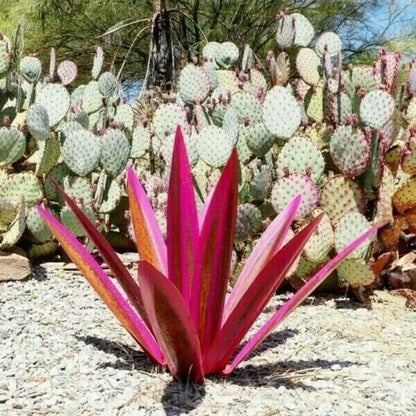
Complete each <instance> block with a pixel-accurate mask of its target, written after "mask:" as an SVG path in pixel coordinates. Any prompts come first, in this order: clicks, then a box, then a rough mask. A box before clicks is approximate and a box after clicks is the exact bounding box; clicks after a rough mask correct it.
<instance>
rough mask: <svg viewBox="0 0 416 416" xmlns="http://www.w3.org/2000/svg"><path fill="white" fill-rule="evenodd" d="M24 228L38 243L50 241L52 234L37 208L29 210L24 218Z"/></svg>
mask: <svg viewBox="0 0 416 416" xmlns="http://www.w3.org/2000/svg"><path fill="white" fill-rule="evenodd" d="M26 226H27V229H28V230H29V231H30V233H31V234H32V236H33V237H35V239H36V240H37V241H39V242H40V243H43V242H45V241H48V240H51V239H52V233H51V232H50V230H49V228H48V226H47V225H46V223H45V221H44V220H43V218H42V216H41V215H40V214H39V211H38V209H37V207H32V208H30V209H29V212H28V215H27V217H26Z"/></svg>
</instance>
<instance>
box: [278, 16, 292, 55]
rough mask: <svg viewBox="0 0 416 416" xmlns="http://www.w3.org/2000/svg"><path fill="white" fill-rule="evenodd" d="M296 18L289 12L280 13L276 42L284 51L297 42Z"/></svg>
mask: <svg viewBox="0 0 416 416" xmlns="http://www.w3.org/2000/svg"><path fill="white" fill-rule="evenodd" d="M295 34H296V32H295V20H294V19H293V16H291V15H289V14H280V15H278V16H277V20H276V42H277V45H278V46H279V49H280V50H282V51H284V50H286V49H289V48H290V47H292V46H293V44H294V42H295Z"/></svg>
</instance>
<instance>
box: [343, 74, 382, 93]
mask: <svg viewBox="0 0 416 416" xmlns="http://www.w3.org/2000/svg"><path fill="white" fill-rule="evenodd" d="M342 80H343V82H344V84H345V91H346V93H347V94H348V95H349V96H350V97H351V98H352V97H354V95H355V92H356V89H357V87H358V86H359V87H360V89H364V92H366V93H369V92H370V91H372V90H374V89H375V88H376V79H375V77H374V75H373V68H371V67H361V66H357V67H354V68H352V69H351V70H349V71H347V72H346V73H344V75H343V78H342Z"/></svg>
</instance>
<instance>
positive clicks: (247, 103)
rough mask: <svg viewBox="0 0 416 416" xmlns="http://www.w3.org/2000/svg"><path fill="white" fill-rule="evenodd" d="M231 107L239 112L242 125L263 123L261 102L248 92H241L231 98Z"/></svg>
mask: <svg viewBox="0 0 416 416" xmlns="http://www.w3.org/2000/svg"><path fill="white" fill-rule="evenodd" d="M230 105H231V107H232V108H233V109H234V110H235V111H236V112H237V115H238V120H239V122H240V123H244V122H245V121H249V123H250V124H255V123H260V122H261V121H262V108H261V103H260V101H259V100H257V99H256V97H254V96H253V95H251V94H249V93H248V92H239V93H237V94H233V95H232V97H231V103H230Z"/></svg>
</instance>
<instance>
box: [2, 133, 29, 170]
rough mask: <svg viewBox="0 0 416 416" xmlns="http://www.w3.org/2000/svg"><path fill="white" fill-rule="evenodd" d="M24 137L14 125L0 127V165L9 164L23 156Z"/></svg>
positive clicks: (24, 147)
mask: <svg viewBox="0 0 416 416" xmlns="http://www.w3.org/2000/svg"><path fill="white" fill-rule="evenodd" d="M25 149H26V138H25V136H24V135H23V133H22V132H21V131H20V130H18V129H16V128H15V127H10V128H8V127H0V166H4V165H10V164H11V163H13V162H16V160H18V159H20V158H21V157H22V156H23V153H24V152H25Z"/></svg>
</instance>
